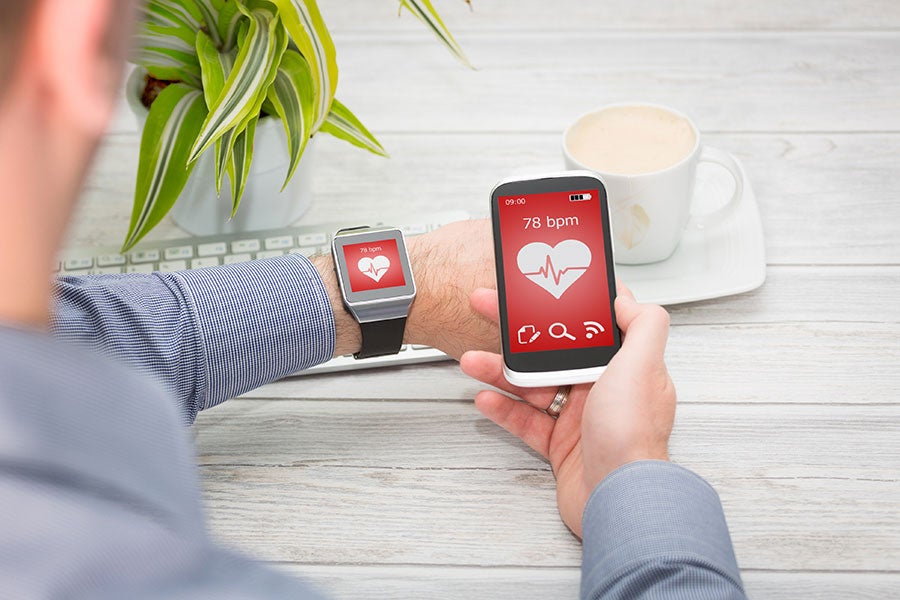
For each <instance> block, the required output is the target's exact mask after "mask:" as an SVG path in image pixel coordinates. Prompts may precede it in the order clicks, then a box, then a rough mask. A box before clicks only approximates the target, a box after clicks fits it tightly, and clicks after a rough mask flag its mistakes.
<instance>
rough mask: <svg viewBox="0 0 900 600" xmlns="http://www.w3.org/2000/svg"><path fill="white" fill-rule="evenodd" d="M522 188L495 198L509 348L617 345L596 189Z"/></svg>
mask: <svg viewBox="0 0 900 600" xmlns="http://www.w3.org/2000/svg"><path fill="white" fill-rule="evenodd" d="M581 183H582V184H584V183H585V182H584V181H582V182H581ZM510 191H512V190H510ZM519 191H522V192H526V193H516V194H514V195H501V196H499V197H497V198H496V200H495V203H496V204H495V210H496V215H497V221H498V223H499V234H500V235H499V239H500V245H501V250H502V252H501V254H502V275H503V283H504V288H505V300H506V302H505V311H503V312H504V313H505V318H506V322H505V326H506V329H507V331H508V344H509V345H508V351H509V352H510V353H511V354H519V353H529V352H546V351H558V350H578V349H584V348H606V347H613V346H617V345H618V343H619V339H618V329H617V328H616V326H615V322H614V317H613V310H612V301H611V297H610V294H611V290H610V287H611V286H610V282H609V279H608V277H607V273H608V272H610V271H611V269H612V267H611V260H610V258H611V256H608V255H607V253H608V251H609V250H608V248H609V247H610V245H609V242H608V240H606V239H605V238H606V232H607V231H608V221H607V219H608V216H607V215H606V214H604V210H605V209H606V204H605V202H603V203H601V201H600V198H601V195H600V193H601V190H599V189H596V188H584V189H567V190H565V191H541V193H527V190H525V189H521V190H519ZM604 198H605V196H604ZM613 289H614V288H613ZM504 341H505V340H504ZM604 364H605V363H604Z"/></svg>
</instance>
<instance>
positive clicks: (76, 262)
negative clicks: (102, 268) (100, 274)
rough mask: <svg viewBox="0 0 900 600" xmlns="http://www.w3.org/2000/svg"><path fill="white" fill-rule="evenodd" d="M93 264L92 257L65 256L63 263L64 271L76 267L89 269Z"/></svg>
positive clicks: (74, 269) (73, 269)
mask: <svg viewBox="0 0 900 600" xmlns="http://www.w3.org/2000/svg"><path fill="white" fill-rule="evenodd" d="M93 266H94V259H93V258H87V257H85V258H67V259H66V262H64V263H63V268H65V270H66V271H77V270H78V269H90V268H91V267H93Z"/></svg>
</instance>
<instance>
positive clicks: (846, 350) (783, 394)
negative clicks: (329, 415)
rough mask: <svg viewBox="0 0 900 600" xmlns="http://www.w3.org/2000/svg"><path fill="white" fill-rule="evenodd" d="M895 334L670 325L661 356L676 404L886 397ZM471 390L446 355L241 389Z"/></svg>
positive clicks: (395, 394)
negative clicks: (430, 360) (405, 364)
mask: <svg viewBox="0 0 900 600" xmlns="http://www.w3.org/2000/svg"><path fill="white" fill-rule="evenodd" d="M898 340H900V326H898V325H896V324H879V323H853V324H847V323H804V322H800V323H771V324H767V323H751V324H746V325H744V324H736V325H728V324H724V325H677V324H676V325H675V326H673V327H672V329H671V331H670V334H669V343H668V346H667V349H666V361H667V363H668V367H669V372H670V373H671V374H672V379H673V380H674V381H675V384H676V386H677V388H678V393H679V399H680V402H682V403H684V404H688V403H692V402H715V403H729V404H741V403H750V404H755V403H763V404H770V403H784V404H793V403H806V404H832V403H833V404H870V403H874V404H884V403H889V404H894V403H897V402H898V396H897V384H898V381H900V343H898ZM863 374H864V375H863ZM436 381H440V382H441V383H440V385H435V382H436ZM479 389H480V386H479V385H478V384H477V383H476V382H474V381H471V380H469V379H468V378H467V377H466V376H465V375H463V374H462V373H461V372H460V371H459V367H458V366H457V365H456V364H455V363H452V362H446V363H436V364H431V365H415V366H410V367H394V368H391V369H381V370H376V371H358V372H350V373H345V374H342V375H341V376H340V377H339V379H336V378H335V377H334V376H330V375H311V376H305V377H295V378H288V379H284V380H282V381H279V382H276V383H273V384H271V385H268V386H265V387H262V388H259V389H258V390H255V391H253V392H251V393H250V394H248V397H253V398H318V399H329V398H355V399H372V398H382V397H388V398H391V399H410V400H420V399H433V400H447V399H453V400H467V399H470V398H472V397H473V396H474V395H475V393H476V392H477V390H479Z"/></svg>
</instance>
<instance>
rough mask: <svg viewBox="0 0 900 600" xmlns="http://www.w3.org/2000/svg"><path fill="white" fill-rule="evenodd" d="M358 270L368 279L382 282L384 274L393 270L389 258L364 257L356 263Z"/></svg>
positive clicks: (380, 256)
mask: <svg viewBox="0 0 900 600" xmlns="http://www.w3.org/2000/svg"><path fill="white" fill-rule="evenodd" d="M356 266H357V268H358V269H359V270H360V272H361V273H362V274H363V275H365V276H366V277H371V278H372V279H374V280H375V281H381V278H382V277H384V274H385V273H387V271H388V269H390V268H391V261H390V259H388V257H387V256H382V255H378V256H372V257H369V256H364V257H362V258H361V259H359V262H358V263H356Z"/></svg>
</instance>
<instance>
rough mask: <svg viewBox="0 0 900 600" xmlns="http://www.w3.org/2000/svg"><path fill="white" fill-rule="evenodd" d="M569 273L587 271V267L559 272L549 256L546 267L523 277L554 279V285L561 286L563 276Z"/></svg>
mask: <svg viewBox="0 0 900 600" xmlns="http://www.w3.org/2000/svg"><path fill="white" fill-rule="evenodd" d="M569 271H587V267H566V268H564V269H560V270H559V271H557V270H556V268H555V267H554V266H553V260H552V259H551V258H550V255H549V254H548V255H547V262H546V263H544V266H543V267H541V268H540V269H538V270H537V271H535V272H533V273H525V272H523V273H522V275H525V276H526V277H529V276H531V275H540V276H541V277H543V278H544V279H552V280H553V283H554V284H556V285H559V280H560V279H562V277H563V275H565V274H566V273H568V272H569Z"/></svg>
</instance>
